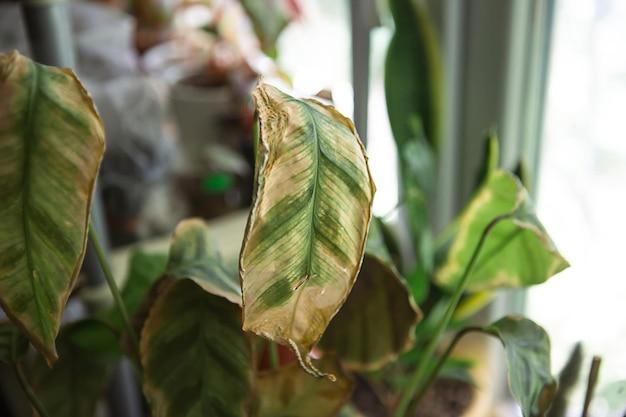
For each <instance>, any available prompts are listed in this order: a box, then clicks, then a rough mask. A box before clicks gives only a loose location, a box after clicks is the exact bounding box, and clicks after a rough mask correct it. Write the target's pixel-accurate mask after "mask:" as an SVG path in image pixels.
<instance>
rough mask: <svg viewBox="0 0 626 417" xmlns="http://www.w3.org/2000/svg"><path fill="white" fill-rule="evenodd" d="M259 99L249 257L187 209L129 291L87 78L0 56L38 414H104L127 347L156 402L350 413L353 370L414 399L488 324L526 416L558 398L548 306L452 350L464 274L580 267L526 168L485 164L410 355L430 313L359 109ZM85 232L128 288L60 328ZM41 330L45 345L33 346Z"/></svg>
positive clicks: (11, 292)
mask: <svg viewBox="0 0 626 417" xmlns="http://www.w3.org/2000/svg"><path fill="white" fill-rule="evenodd" d="M254 98H255V102H256V106H257V110H258V113H259V123H260V135H259V144H258V146H257V152H256V170H255V191H254V198H253V205H252V207H251V209H250V214H249V218H248V224H247V227H246V233H245V238H244V241H243V243H242V248H241V254H240V258H239V267H238V272H237V271H236V269H237V268H233V267H232V266H231V265H230V264H229V263H228V262H227V261H225V260H223V259H222V258H221V257H220V255H219V254H218V253H217V251H216V250H215V248H214V246H213V245H212V243H211V238H210V236H209V235H210V231H209V230H207V227H206V225H205V224H204V223H203V222H202V221H200V220H197V219H189V220H185V221H183V222H181V224H180V225H179V226H178V227H177V228H176V231H175V232H174V234H173V237H172V241H171V246H170V251H169V254H168V256H167V258H166V259H164V258H162V257H157V258H154V257H146V256H139V257H135V258H133V264H132V265H131V279H129V280H128V282H127V284H126V286H125V287H124V288H123V289H122V291H121V292H120V291H119V290H118V288H117V285H116V283H115V280H114V278H113V276H112V274H111V271H110V268H109V265H108V261H107V259H106V257H105V256H104V254H103V251H102V250H101V248H100V247H99V243H98V237H97V235H96V233H95V232H94V229H93V228H92V227H91V226H90V223H89V210H90V201H91V195H92V191H93V185H94V182H95V180H96V177H97V173H98V169H99V164H100V161H101V158H102V154H103V151H104V132H103V129H102V124H101V121H100V119H99V117H98V114H97V112H96V109H95V107H94V106H93V103H92V101H91V99H90V97H89V94H88V93H87V92H86V90H85V89H84V88H83V87H82V85H81V84H80V82H79V81H78V79H77V78H76V76H75V75H74V74H73V73H72V72H71V71H70V70H66V69H59V68H54V67H46V66H43V65H39V64H37V63H34V62H32V61H30V60H29V59H27V58H25V57H23V56H21V55H19V54H18V53H16V52H14V53H12V54H7V55H2V56H0V184H1V186H0V213H2V214H1V215H0V304H1V305H2V308H3V310H4V311H5V313H6V314H7V316H8V317H9V318H10V322H7V323H3V324H2V326H1V328H0V330H1V331H0V359H1V360H2V361H3V362H6V363H8V364H10V365H11V366H12V367H13V369H14V370H15V374H16V376H17V378H18V379H19V381H20V382H21V384H22V387H23V390H24V393H25V394H26V395H27V396H28V398H29V399H30V401H31V404H32V406H33V408H34V409H35V410H36V412H37V413H38V414H39V415H40V416H42V417H46V416H49V417H52V416H68V415H72V416H91V415H93V412H94V407H95V404H96V403H97V401H98V398H99V397H100V395H101V391H102V389H103V386H104V382H105V381H106V376H107V374H108V372H109V371H110V369H111V365H112V364H113V363H115V361H117V360H119V358H120V357H121V356H122V355H123V356H126V357H128V358H130V359H131V360H132V361H133V363H134V365H135V369H136V375H137V378H138V380H139V381H140V384H141V387H142V391H143V393H144V395H145V398H146V400H147V403H148V405H149V408H150V410H151V414H152V415H153V416H155V417H161V416H163V417H165V416H167V417H169V416H199V415H202V416H220V417H222V416H258V417H265V416H267V417H269V416H272V417H277V416H299V417H305V416H317V417H320V416H321V417H323V416H334V415H337V414H338V413H339V412H343V413H348V412H349V410H346V409H345V408H344V406H345V405H346V404H347V403H348V402H349V401H350V393H351V392H352V390H353V389H354V386H355V384H361V385H363V386H365V387H367V388H368V389H371V390H373V391H374V392H376V398H378V399H379V400H380V403H379V404H378V406H379V408H380V409H382V413H384V415H392V416H395V417H407V416H413V415H415V414H414V413H415V408H416V406H417V404H418V403H419V401H420V399H421V398H422V397H423V396H424V394H425V393H426V391H427V390H428V388H429V386H431V385H432V383H433V381H434V380H435V378H436V376H437V374H438V372H439V371H440V369H441V368H442V366H443V365H444V363H445V361H446V358H447V357H448V355H449V353H450V351H451V348H452V347H453V346H454V344H455V343H456V341H458V340H459V339H460V338H461V337H462V336H463V335H464V334H466V333H468V332H481V333H484V334H486V335H488V336H491V337H495V338H497V339H499V340H500V341H501V342H502V344H503V347H504V349H505V352H506V359H507V369H508V375H509V383H510V387H511V391H512V394H513V396H514V397H515V399H516V400H517V401H518V403H519V404H520V406H521V408H522V412H523V414H524V415H525V416H538V415H543V413H544V412H545V410H546V409H547V408H548V407H549V405H550V401H551V399H552V397H553V395H554V391H555V380H554V378H553V377H552V376H551V375H550V357H549V350H550V346H549V340H548V336H547V334H546V332H545V331H544V330H543V329H542V328H541V327H540V326H538V325H537V324H535V323H533V322H532V321H530V320H528V319H525V318H522V317H504V318H501V319H500V320H497V321H496V322H494V323H492V324H490V325H488V326H484V327H476V326H474V327H468V328H464V329H462V330H460V331H459V332H458V333H457V334H456V335H455V336H454V338H453V339H452V341H451V342H450V343H449V344H447V345H446V346H443V348H444V349H443V350H442V349H441V347H442V346H441V342H442V336H443V335H444V332H445V330H446V329H447V328H448V325H449V324H450V322H451V320H452V318H453V316H454V314H455V311H456V309H457V306H458V305H459V302H460V300H461V297H462V295H463V293H464V292H465V291H466V290H482V289H486V288H496V287H501V286H517V287H519V286H528V285H534V284H538V283H540V282H543V281H545V280H547V279H548V278H549V277H550V276H552V275H554V274H555V273H557V272H558V271H560V270H562V269H563V268H565V267H567V262H566V261H565V260H564V259H563V257H562V256H561V255H560V254H559V252H558V251H557V250H556V248H555V247H554V245H553V243H552V241H551V240H550V237H549V235H548V234H547V232H546V231H545V229H544V228H543V226H542V225H541V223H540V222H539V220H538V219H537V218H536V216H535V215H534V214H533V212H532V205H531V203H530V201H529V198H528V195H527V193H526V192H525V190H524V188H523V186H522V184H521V182H520V181H519V180H518V179H517V178H516V177H515V176H514V175H513V174H511V173H508V172H506V171H503V170H500V169H497V168H495V167H494V166H493V165H490V168H489V169H488V170H487V174H486V176H485V178H484V180H483V181H482V183H481V185H480V187H479V189H478V190H477V192H476V195H475V196H474V198H473V199H472V200H471V202H470V203H469V205H468V206H467V208H466V210H465V211H464V212H463V213H462V214H461V215H460V217H459V218H458V220H457V221H456V222H455V223H454V228H453V233H451V234H450V236H451V237H450V239H449V245H446V246H447V248H448V249H447V251H446V253H445V257H444V259H445V260H444V261H443V262H442V263H441V264H440V266H439V267H438V269H437V271H438V272H437V274H436V278H435V279H436V280H437V281H438V282H440V284H441V285H442V286H444V287H445V288H448V289H449V290H448V291H449V293H448V294H449V296H448V297H446V301H445V303H444V304H443V305H444V308H443V312H442V314H441V315H440V316H436V317H435V318H434V319H430V322H431V323H432V325H433V330H432V331H431V332H430V333H429V338H428V340H426V341H423V342H425V347H424V349H423V350H422V351H421V353H420V355H419V358H418V360H417V361H416V362H415V361H413V362H410V361H409V362H407V363H405V365H406V366H405V367H404V369H402V370H401V371H398V368H397V367H395V366H394V364H398V363H399V362H398V361H399V360H402V358H406V357H405V355H407V354H408V353H410V352H411V351H412V349H413V347H414V346H415V340H414V336H415V333H414V332H415V326H416V324H417V323H418V322H419V320H420V319H422V320H423V321H424V320H427V319H429V318H428V317H426V318H422V314H421V312H420V309H419V307H418V305H417V304H416V302H415V297H414V296H413V291H412V290H409V289H408V288H407V282H406V281H405V279H404V278H403V277H401V276H400V274H399V273H398V271H397V268H396V267H395V266H394V264H393V262H392V261H391V259H392V258H391V256H390V254H389V250H388V247H387V244H385V231H384V227H383V226H384V225H382V224H381V222H380V221H379V220H378V219H374V220H372V215H371V205H372V199H373V196H374V193H375V188H376V187H375V185H374V183H373V181H372V178H371V176H370V173H369V169H368V162H367V155H366V152H365V149H364V147H363V145H362V144H361V142H360V140H359V138H358V135H357V133H356V131H355V129H354V126H353V124H352V122H351V121H350V120H349V119H347V118H346V117H344V116H343V115H341V114H340V113H339V112H338V111H337V110H335V109H334V108H333V107H332V106H327V105H324V104H321V103H319V102H318V101H316V100H312V99H297V98H295V97H292V96H289V95H288V94H286V93H284V92H282V91H280V90H278V89H276V88H274V87H271V86H269V85H265V84H259V85H258V86H257V88H256V89H255V91H254ZM88 236H89V238H90V239H91V241H92V242H93V243H94V245H95V247H96V252H97V254H98V257H99V260H100V263H101V266H102V268H103V271H104V273H105V275H106V277H107V283H108V284H109V287H110V290H111V294H112V297H113V299H114V301H115V305H114V308H112V309H111V310H107V311H102V312H100V313H98V314H96V315H95V316H93V317H89V318H85V319H82V320H80V321H77V322H73V323H67V324H65V325H63V326H62V325H61V317H62V314H63V309H64V306H65V304H66V302H67V300H68V298H69V297H70V295H71V293H72V289H73V287H74V285H75V284H76V280H77V276H78V271H79V267H80V265H81V263H82V259H83V255H84V251H85V244H86V240H87V238H88ZM390 241H391V240H390V239H389V238H387V242H388V243H389V242H390ZM29 345H32V346H33V347H34V348H35V350H36V351H37V352H38V353H37V354H34V355H30V356H29V355H26V353H27V352H28V350H29ZM278 345H280V346H281V347H282V348H281V349H278V347H277V346H278ZM283 348H287V349H288V350H289V351H291V352H292V353H293V355H292V358H293V362H291V363H285V361H286V360H288V358H287V355H285V350H284V349H283ZM407 352H408V353H407ZM399 355H402V356H400V358H401V359H398V357H399ZM266 356H267V359H268V360H267V362H269V364H270V366H269V369H263V362H265V359H264V357H266ZM281 358H282V360H281ZM77 381H78V383H77ZM381 387H382V388H381ZM372 410H373V407H372V408H371V409H370V410H360V411H359V412H362V413H365V414H369V413H370V411H372Z"/></svg>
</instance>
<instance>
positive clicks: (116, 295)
mask: <svg viewBox="0 0 626 417" xmlns="http://www.w3.org/2000/svg"><path fill="white" fill-rule="evenodd" d="M89 238H90V239H91V242H92V243H93V247H94V249H95V251H96V256H97V257H98V262H99V263H100V267H101V268H102V272H103V273H104V277H105V279H106V281H107V285H108V286H109V290H110V291H111V295H113V300H114V301H115V305H116V306H117V309H118V310H119V313H120V315H121V316H122V320H123V321H124V325H125V326H126V331H127V332H128V336H129V338H130V341H131V343H132V344H133V348H134V349H135V351H136V352H139V339H138V338H137V333H136V332H135V328H134V327H133V325H132V323H131V322H130V318H129V316H128V311H127V310H126V306H125V305H124V301H123V300H122V295H121V294H120V290H119V288H117V283H116V282H115V278H113V274H112V273H111V267H110V266H109V263H108V261H107V259H106V257H105V256H104V251H103V250H102V246H101V245H100V240H99V239H98V234H97V233H96V230H95V229H94V227H93V224H92V223H91V222H90V223H89Z"/></svg>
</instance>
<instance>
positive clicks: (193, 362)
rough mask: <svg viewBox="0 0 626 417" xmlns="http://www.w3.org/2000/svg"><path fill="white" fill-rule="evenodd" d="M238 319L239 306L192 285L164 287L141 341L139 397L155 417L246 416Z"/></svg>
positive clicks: (245, 347)
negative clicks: (141, 396) (141, 384)
mask: <svg viewBox="0 0 626 417" xmlns="http://www.w3.org/2000/svg"><path fill="white" fill-rule="evenodd" d="M240 314H241V309H240V307H239V306H237V305H236V304H233V303H231V302H230V301H228V300H227V299H225V298H223V297H219V296H216V295H213V294H210V293H208V292H206V291H205V290H204V289H203V288H201V287H200V286H199V285H198V284H197V283H196V282H195V281H193V280H190V279H180V280H171V281H169V283H167V284H166V285H165V288H163V290H162V291H161V293H160V294H159V297H158V298H157V300H156V301H155V302H154V304H153V306H152V308H151V309H150V313H149V316H148V319H147V320H146V322H145V324H144V326H143V329H142V332H141V340H140V356H141V364H142V367H143V369H144V379H143V391H144V393H145V395H146V398H147V399H148V402H149V404H150V407H151V410H152V413H153V416H155V417H182V416H185V417H191V416H196V415H216V416H218V415H219V416H224V417H236V416H237V417H239V416H243V415H244V408H245V406H246V401H247V398H248V394H249V391H250V384H251V377H252V371H251V369H252V362H251V360H252V359H251V353H250V346H249V342H248V340H247V338H246V336H245V334H244V333H243V332H242V331H241V315H240ZM181 351H184V352H185V353H184V355H180V352H181Z"/></svg>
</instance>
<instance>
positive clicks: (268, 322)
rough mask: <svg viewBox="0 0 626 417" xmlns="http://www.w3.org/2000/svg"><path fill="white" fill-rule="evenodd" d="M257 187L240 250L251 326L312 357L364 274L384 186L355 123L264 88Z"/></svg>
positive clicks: (260, 96) (259, 89)
mask: <svg viewBox="0 0 626 417" xmlns="http://www.w3.org/2000/svg"><path fill="white" fill-rule="evenodd" d="M254 96H255V100H256V103H257V107H258V110H259V116H260V122H261V137H260V152H261V158H260V164H259V166H258V168H257V173H256V182H257V183H256V190H255V195H254V202H253V207H252V210H251V212H250V217H249V219H248V225H247V227H246V233H245V237H244V243H243V246H242V250H241V255H240V266H239V268H240V277H241V284H242V293H243V305H244V330H249V331H252V332H254V333H257V334H259V335H261V336H265V337H268V338H270V339H272V340H275V341H276V342H279V343H282V344H290V345H292V347H294V345H295V347H296V348H297V350H298V351H299V353H300V354H301V355H306V354H307V353H308V351H309V350H310V348H311V347H312V346H313V344H315V342H317V340H318V339H319V338H320V336H321V334H322V333H323V331H324V329H325V328H326V326H327V325H328V322H329V321H330V319H331V318H332V317H333V316H334V315H335V314H336V312H337V310H338V309H339V308H340V307H341V305H342V304H343V302H344V301H345V299H346V297H347V295H348V293H349V291H350V289H351V288H352V285H353V284H354V281H355V279H356V275H357V272H358V270H359V267H360V264H361V259H362V256H363V251H364V247H365V237H366V233H367V228H368V225H369V221H370V218H371V203H372V199H373V194H374V192H375V186H374V184H373V182H372V179H371V175H370V173H369V168H368V166H367V157H366V155H365V151H364V148H363V145H362V144H361V142H360V140H359V139H358V136H357V134H356V131H355V130H354V126H353V124H352V122H350V121H349V120H348V119H347V118H345V117H344V116H342V115H341V114H340V113H338V112H337V111H336V110H334V108H332V107H329V106H324V105H322V104H320V103H318V102H316V101H313V100H297V99H295V98H293V97H290V96H288V95H286V94H285V93H282V92H281V91H279V90H278V89H276V88H274V87H270V86H267V85H263V84H260V85H259V86H258V87H257V89H256V90H255V93H254Z"/></svg>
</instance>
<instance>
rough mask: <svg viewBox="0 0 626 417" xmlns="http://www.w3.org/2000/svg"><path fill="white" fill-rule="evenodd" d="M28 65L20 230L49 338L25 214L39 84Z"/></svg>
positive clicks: (39, 312) (33, 66)
mask: <svg viewBox="0 0 626 417" xmlns="http://www.w3.org/2000/svg"><path fill="white" fill-rule="evenodd" d="M29 66H30V67H31V69H32V74H33V76H32V82H31V89H30V92H29V94H28V107H27V108H26V117H25V122H26V127H25V129H24V138H25V140H24V165H23V170H24V174H23V176H22V231H23V233H24V252H25V254H26V266H27V268H28V280H29V282H30V284H31V289H32V291H33V298H34V300H35V306H36V308H37V317H38V319H39V324H40V327H41V330H42V332H43V334H44V338H45V339H49V338H50V329H49V327H48V326H47V325H46V323H45V321H44V320H43V317H44V314H43V306H42V305H41V300H40V299H39V297H38V296H37V294H38V292H37V286H36V282H35V273H36V271H35V267H34V265H33V258H32V256H31V252H30V245H31V243H30V242H31V231H30V227H29V225H28V216H27V213H28V212H29V211H30V210H29V207H30V204H29V203H30V170H31V164H30V154H31V141H32V140H34V139H33V137H34V134H35V133H34V128H35V123H34V118H35V117H34V114H35V108H36V104H37V96H38V93H39V85H40V73H39V67H38V66H37V65H36V64H35V63H33V62H31V61H29Z"/></svg>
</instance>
